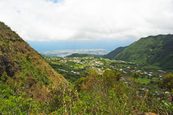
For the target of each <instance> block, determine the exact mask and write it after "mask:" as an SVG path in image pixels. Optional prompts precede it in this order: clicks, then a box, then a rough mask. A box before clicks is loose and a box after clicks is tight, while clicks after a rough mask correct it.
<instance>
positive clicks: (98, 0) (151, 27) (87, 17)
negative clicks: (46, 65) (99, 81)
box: [0, 0, 173, 42]
mask: <svg viewBox="0 0 173 115" xmlns="http://www.w3.org/2000/svg"><path fill="white" fill-rule="evenodd" d="M172 20H173V0H0V21H3V22H5V23H6V24H7V25H9V26H10V27H11V28H12V29H13V30H15V31H16V32H17V33H18V34H20V36H22V38H23V39H25V40H26V41H32V42H33V41H58V40H102V41H103V40H110V41H111V40H121V41H123V40H124V41H127V40H137V39H138V38H140V37H145V36H148V35H156V34H168V33H173V22H172Z"/></svg>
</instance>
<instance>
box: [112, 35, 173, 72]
mask: <svg viewBox="0 0 173 115" xmlns="http://www.w3.org/2000/svg"><path fill="white" fill-rule="evenodd" d="M172 44H173V35H158V36H149V37H147V38H142V39H140V40H139V41H137V42H135V43H133V44H131V45H130V46H128V47H127V48H125V49H124V50H123V51H121V52H120V53H119V54H117V55H116V56H115V57H114V59H119V60H124V61H131V62H135V63H139V64H144V65H153V66H159V67H162V68H165V69H172V68H173V45H172Z"/></svg>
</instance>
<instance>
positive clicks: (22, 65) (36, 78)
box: [0, 22, 68, 114]
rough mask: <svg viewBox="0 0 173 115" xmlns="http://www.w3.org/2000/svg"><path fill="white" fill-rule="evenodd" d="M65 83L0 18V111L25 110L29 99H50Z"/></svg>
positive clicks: (27, 107)
mask: <svg viewBox="0 0 173 115" xmlns="http://www.w3.org/2000/svg"><path fill="white" fill-rule="evenodd" d="M67 84H68V82H67V81H66V80H65V79H64V78H63V77H62V75H60V74H57V72H55V71H54V70H53V69H52V68H51V66H49V64H47V63H46V62H45V61H44V59H43V58H42V56H41V55H39V54H38V53H37V52H36V51H35V50H34V49H32V48H31V47H30V46H29V45H28V44H27V43H26V42H25V41H24V40H22V39H21V38H20V37H19V35H17V34H16V33H15V32H14V31H12V30H11V29H10V28H9V27H7V26H6V25H5V24H4V23H2V22H0V92H1V93H0V114H1V113H4V114H7V113H8V112H9V113H8V114H10V111H13V112H14V113H15V112H20V111H21V112H22V111H23V112H29V111H31V110H32V109H31V108H32V107H31V108H30V106H32V103H31V104H30V102H32V101H34V102H38V103H40V102H41V103H44V102H46V103H48V102H51V101H52V99H53V97H54V95H53V92H55V91H57V90H59V88H60V87H61V88H64V87H66V86H67ZM30 99H31V100H30ZM33 105H34V104H33ZM35 107H37V106H35ZM30 109H31V110H30ZM6 112H7V113H6ZM11 114H12V113H11ZM15 114H17V113H15Z"/></svg>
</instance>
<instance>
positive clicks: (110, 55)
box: [103, 47, 126, 59]
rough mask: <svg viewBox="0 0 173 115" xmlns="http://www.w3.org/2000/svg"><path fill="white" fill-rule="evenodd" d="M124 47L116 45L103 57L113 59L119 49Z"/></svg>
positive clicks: (121, 49)
mask: <svg viewBox="0 0 173 115" xmlns="http://www.w3.org/2000/svg"><path fill="white" fill-rule="evenodd" d="M125 48H126V47H118V48H116V49H115V50H113V51H111V52H110V53H108V54H107V55H104V56H103V57H105V58H109V59H114V58H115V56H116V55H117V54H119V53H120V52H121V51H123V50H124V49H125Z"/></svg>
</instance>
